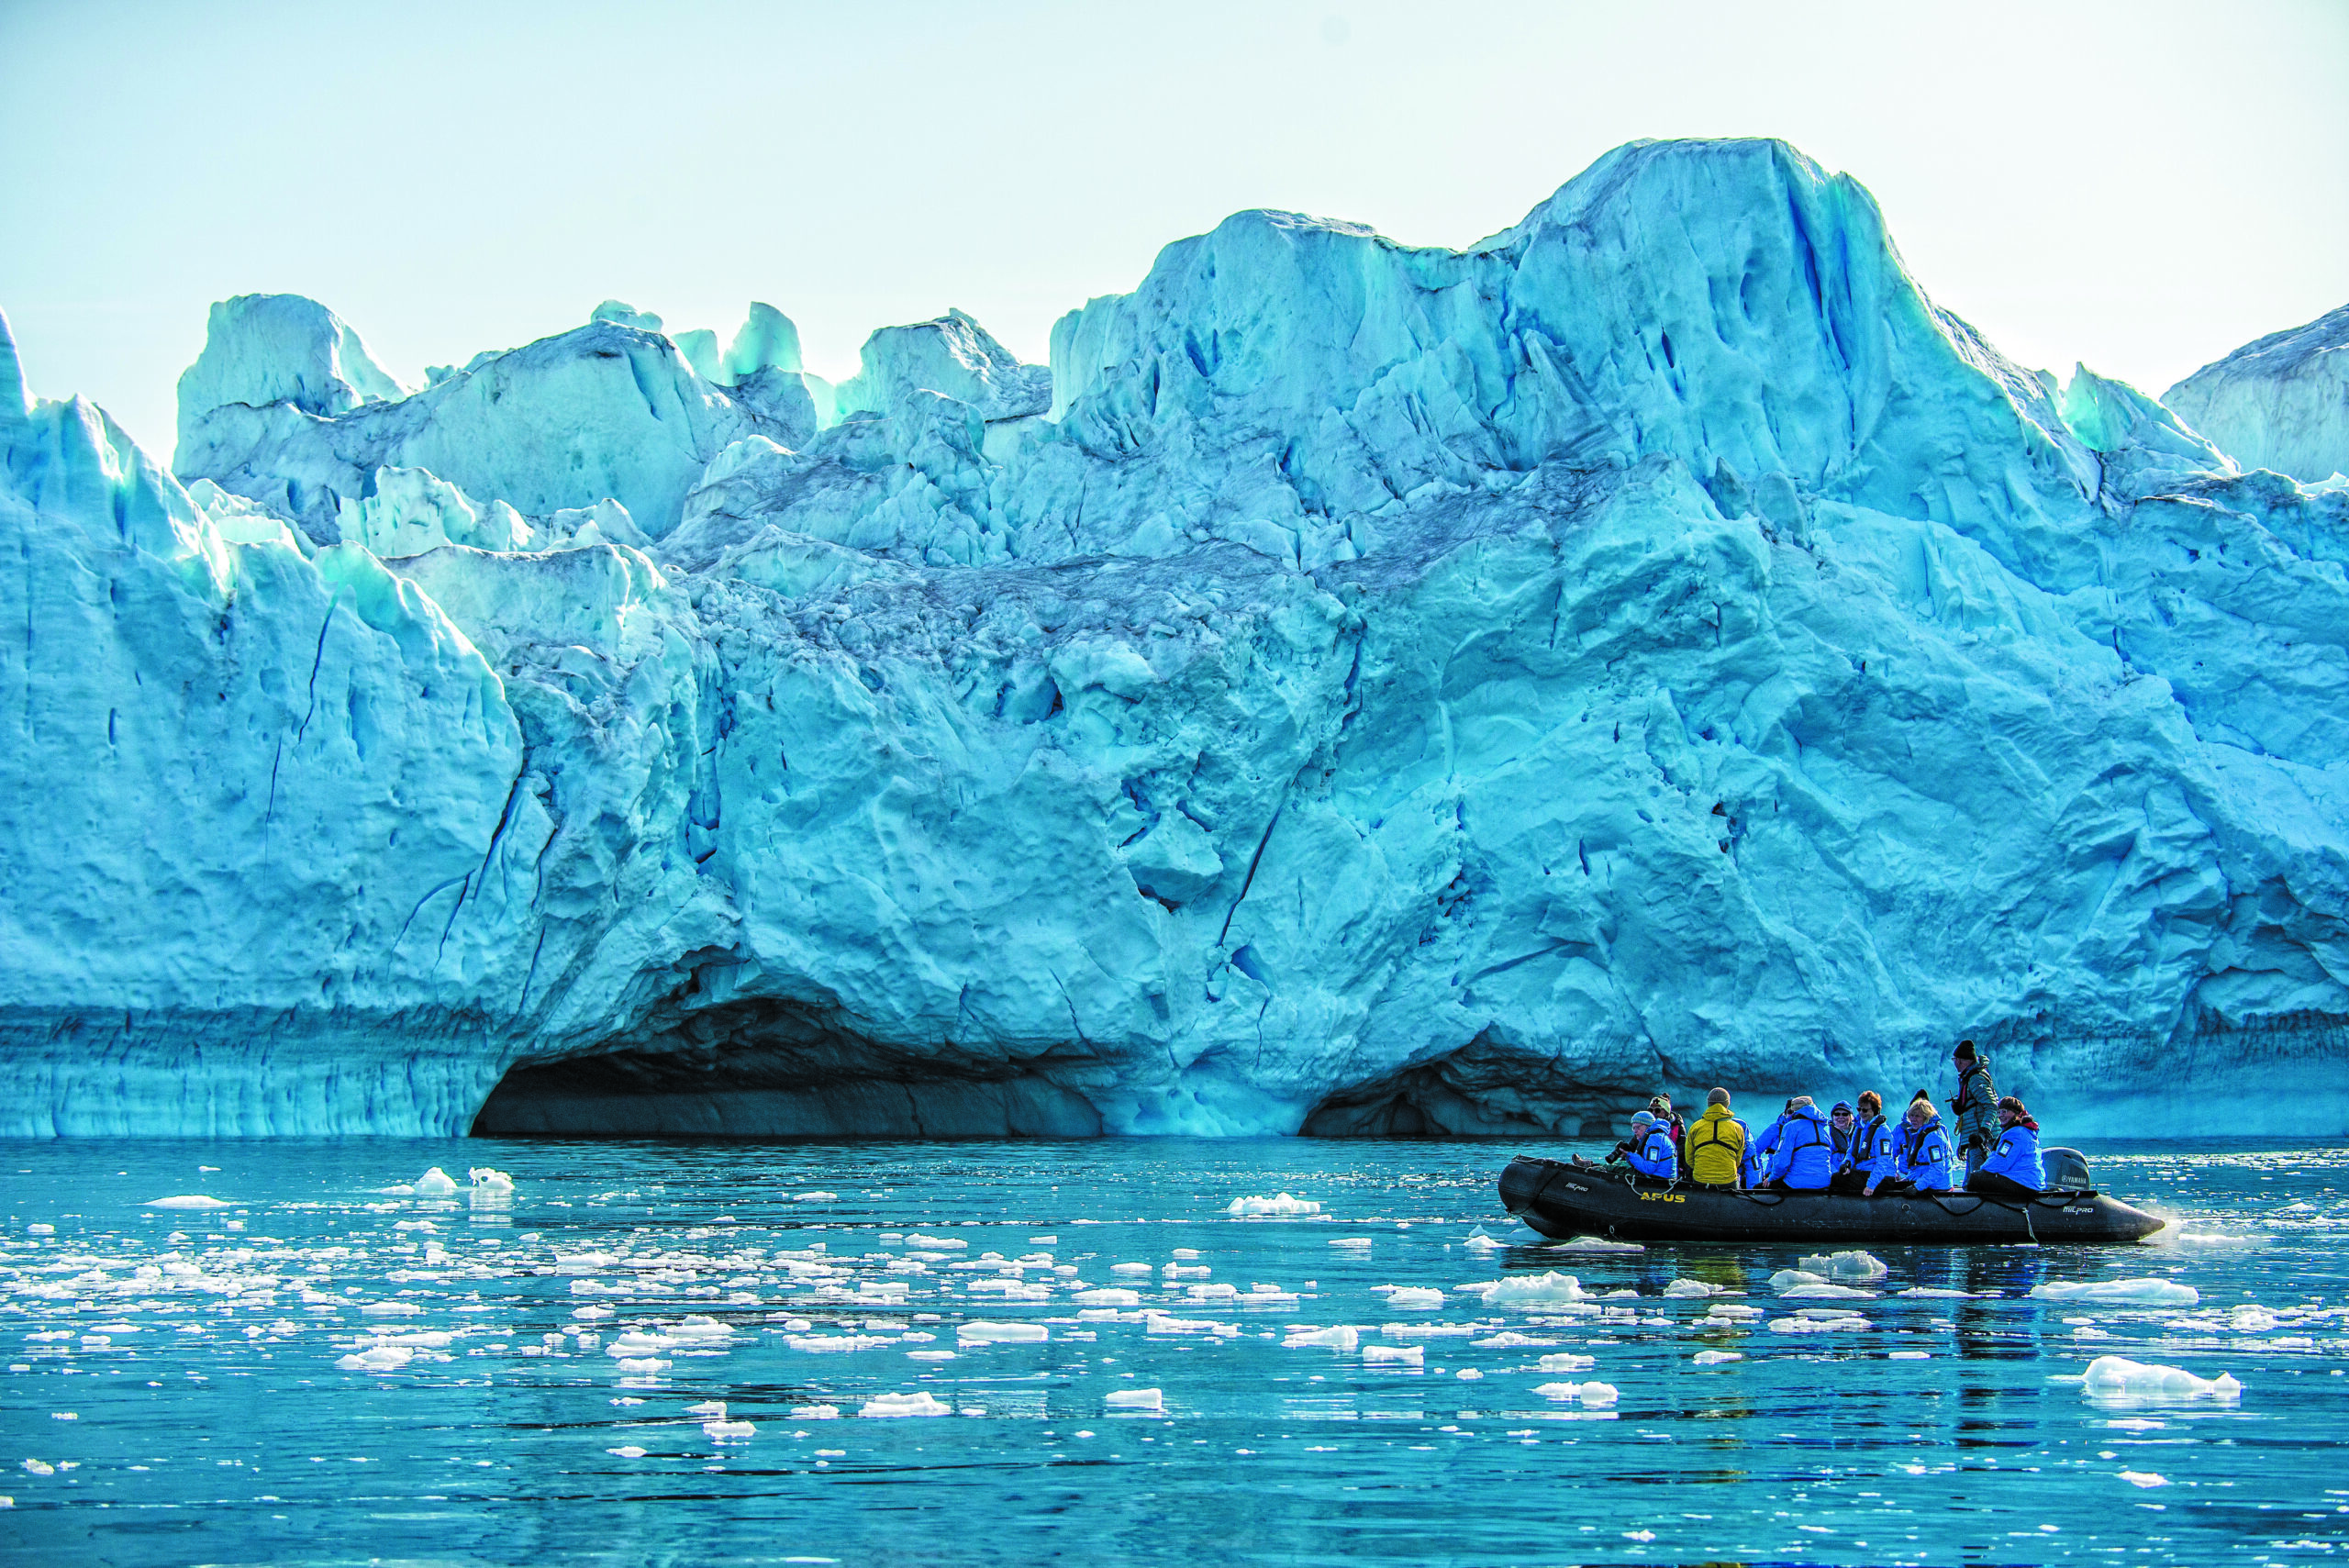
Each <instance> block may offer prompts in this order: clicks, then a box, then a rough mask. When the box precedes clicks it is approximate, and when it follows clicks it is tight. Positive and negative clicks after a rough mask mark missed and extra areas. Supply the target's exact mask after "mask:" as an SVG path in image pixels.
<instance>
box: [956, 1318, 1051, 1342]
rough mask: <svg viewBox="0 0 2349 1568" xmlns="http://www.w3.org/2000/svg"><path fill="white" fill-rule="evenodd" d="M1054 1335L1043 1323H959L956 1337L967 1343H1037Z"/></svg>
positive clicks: (958, 1340)
mask: <svg viewBox="0 0 2349 1568" xmlns="http://www.w3.org/2000/svg"><path fill="white" fill-rule="evenodd" d="M954 1338H955V1340H956V1341H957V1342H958V1343H961V1344H965V1345H1035V1344H1041V1343H1042V1342H1043V1341H1044V1340H1049V1339H1051V1338H1052V1330H1051V1329H1047V1328H1045V1327H1044V1326H1043V1325H1042V1324H1041V1323H992V1322H987V1323H958V1324H956V1325H955V1328H954Z"/></svg>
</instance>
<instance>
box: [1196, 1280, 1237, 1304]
mask: <svg viewBox="0 0 2349 1568" xmlns="http://www.w3.org/2000/svg"><path fill="white" fill-rule="evenodd" d="M1189 1292H1190V1296H1191V1299H1192V1300H1194V1301H1230V1300H1232V1299H1234V1298H1235V1297H1237V1296H1239V1295H1240V1287H1239V1286H1238V1285H1236V1284H1195V1285H1192V1286H1190V1287H1189Z"/></svg>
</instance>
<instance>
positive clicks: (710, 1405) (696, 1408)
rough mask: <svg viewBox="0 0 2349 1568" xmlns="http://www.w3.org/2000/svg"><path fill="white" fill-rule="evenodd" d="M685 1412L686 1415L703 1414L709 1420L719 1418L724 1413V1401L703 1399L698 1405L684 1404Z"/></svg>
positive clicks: (722, 1416) (723, 1415)
mask: <svg viewBox="0 0 2349 1568" xmlns="http://www.w3.org/2000/svg"><path fill="white" fill-rule="evenodd" d="M685 1414H686V1415H688V1416H703V1417H707V1418H709V1419H711V1420H719V1419H722V1418H724V1417H725V1415H726V1401H725V1400H723V1399H705V1400H703V1401H702V1402H701V1403H700V1404H698V1405H688V1406H686V1407H685Z"/></svg>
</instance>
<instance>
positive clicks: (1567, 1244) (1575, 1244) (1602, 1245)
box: [1542, 1236, 1647, 1253]
mask: <svg viewBox="0 0 2349 1568" xmlns="http://www.w3.org/2000/svg"><path fill="white" fill-rule="evenodd" d="M1542 1251H1545V1252H1594V1253H1596V1252H1644V1251H1647V1249H1646V1248H1645V1247H1642V1245H1640V1243H1638V1242H1637V1241H1609V1240H1607V1239H1606V1238H1605V1237H1603V1236H1576V1237H1574V1238H1573V1239H1571V1240H1565V1241H1552V1242H1550V1243H1549V1244H1548V1245H1547V1246H1545V1247H1543V1248H1542Z"/></svg>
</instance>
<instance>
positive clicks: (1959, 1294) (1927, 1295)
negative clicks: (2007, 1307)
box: [1895, 1285, 1998, 1301]
mask: <svg viewBox="0 0 2349 1568" xmlns="http://www.w3.org/2000/svg"><path fill="white" fill-rule="evenodd" d="M1895 1294H1896V1295H1898V1296H1906V1297H1908V1298H1909V1300H1911V1301H1977V1300H1979V1301H1995V1300H1996V1299H1998V1292H1997V1291H1995V1290H1944V1289H1943V1288H1941V1287H1940V1286H1937V1285H1934V1286H1928V1285H1912V1286H1910V1287H1909V1289H1907V1290H1903V1291H1898V1292H1896V1293H1895Z"/></svg>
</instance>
